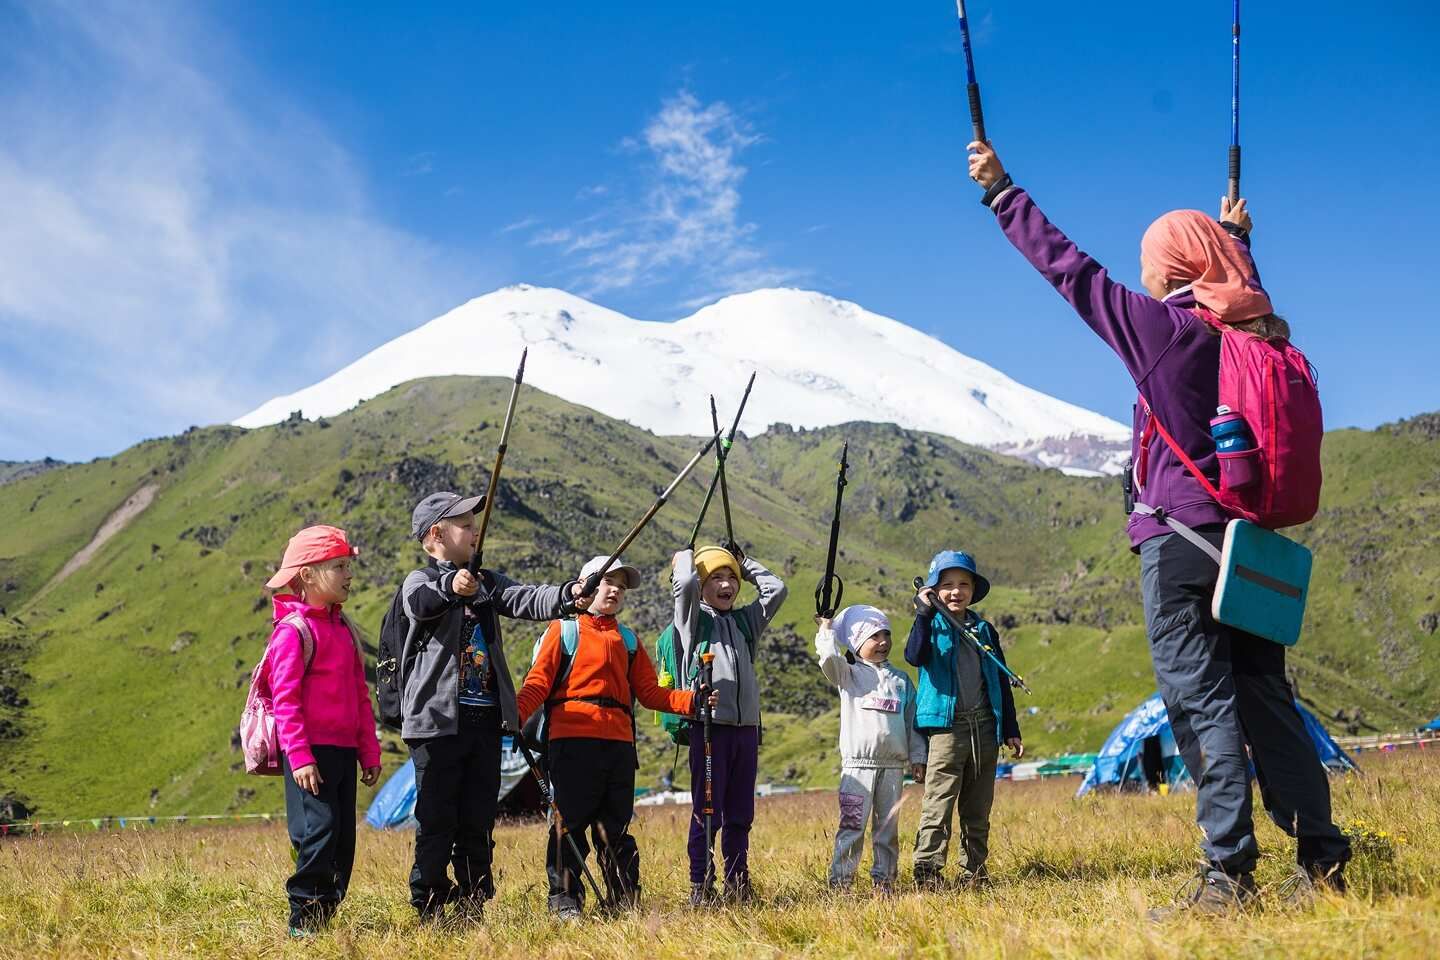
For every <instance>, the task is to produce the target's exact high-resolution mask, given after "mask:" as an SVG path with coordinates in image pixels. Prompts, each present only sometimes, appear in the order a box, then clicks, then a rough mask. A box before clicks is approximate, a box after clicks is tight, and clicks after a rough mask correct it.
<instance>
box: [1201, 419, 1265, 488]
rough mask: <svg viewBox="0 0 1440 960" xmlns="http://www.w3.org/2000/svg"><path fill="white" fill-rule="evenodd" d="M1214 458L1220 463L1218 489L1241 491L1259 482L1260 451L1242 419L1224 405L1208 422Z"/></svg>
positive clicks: (1247, 425) (1248, 426)
mask: <svg viewBox="0 0 1440 960" xmlns="http://www.w3.org/2000/svg"><path fill="white" fill-rule="evenodd" d="M1210 436H1212V437H1213V438H1214V439H1215V455H1216V458H1217V459H1218V460H1219V461H1220V489H1221V490H1222V491H1224V490H1244V489H1245V488H1247V487H1253V486H1254V485H1255V481H1257V480H1258V479H1260V451H1259V450H1258V449H1257V448H1256V446H1255V440H1254V437H1253V436H1252V434H1251V433H1250V425H1249V424H1247V423H1246V422H1245V418H1244V417H1243V416H1242V415H1240V414H1238V413H1235V412H1234V411H1233V410H1231V409H1230V408H1229V407H1227V406H1226V405H1225V404H1223V403H1222V404H1220V406H1218V407H1216V408H1215V417H1214V418H1213V419H1212V420H1211V421H1210Z"/></svg>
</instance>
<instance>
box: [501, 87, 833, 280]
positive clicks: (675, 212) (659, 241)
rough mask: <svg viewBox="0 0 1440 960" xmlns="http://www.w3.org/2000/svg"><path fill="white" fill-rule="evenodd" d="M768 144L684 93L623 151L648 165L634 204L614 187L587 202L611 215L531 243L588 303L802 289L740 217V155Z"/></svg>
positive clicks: (714, 106) (717, 108)
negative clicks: (649, 293) (659, 288)
mask: <svg viewBox="0 0 1440 960" xmlns="http://www.w3.org/2000/svg"><path fill="white" fill-rule="evenodd" d="M760 142H762V137H761V136H760V135H759V134H758V133H756V132H755V130H754V129H753V128H752V127H751V125H750V124H749V123H748V122H747V121H746V119H745V118H744V117H742V116H740V115H739V114H737V113H736V112H735V111H734V110H732V109H731V108H730V107H729V105H727V104H726V103H724V102H723V101H716V102H714V103H710V104H704V103H701V102H700V100H699V99H698V98H696V97H695V95H694V94H692V93H690V92H689V91H685V90H682V91H681V92H679V93H677V94H676V95H675V96H673V97H670V98H669V99H667V100H665V101H664V102H663V103H662V104H661V106H660V111H659V112H658V113H657V114H656V115H655V116H654V117H652V118H651V119H650V121H649V122H648V123H647V124H646V126H645V129H644V131H643V132H642V133H641V134H640V135H639V136H638V137H627V138H625V139H624V140H622V141H621V144H620V147H621V150H622V151H623V152H625V153H628V154H633V155H635V156H637V157H639V158H640V159H641V163H642V172H641V181H642V186H641V187H640V189H639V190H638V191H636V193H637V194H638V195H629V194H627V193H622V192H618V191H615V192H612V191H610V190H609V187H608V186H606V185H598V186H593V187H589V188H586V190H584V191H582V192H581V193H582V196H583V197H585V198H587V199H588V198H593V197H597V196H603V195H606V194H607V193H608V194H611V195H612V196H615V199H614V200H613V202H612V204H611V206H610V207H609V208H608V209H606V210H605V211H603V212H602V213H600V214H594V215H592V216H590V217H588V218H586V221H584V223H588V224H592V226H590V227H589V228H588V229H581V228H580V226H579V225H572V226H571V227H559V228H548V229H546V230H543V231H538V232H536V233H535V234H533V235H532V236H531V237H530V241H529V242H530V244H531V245H533V246H553V247H555V248H557V250H558V251H559V252H560V253H561V254H562V255H563V256H564V258H565V260H566V263H567V264H568V266H569V269H570V270H571V271H573V282H574V283H575V284H576V285H577V286H578V287H579V290H578V292H580V293H582V294H584V295H586V296H594V295H597V294H604V293H607V292H610V291H616V290H629V289H634V288H643V287H649V286H654V285H657V284H662V283H668V284H676V285H678V286H679V287H680V288H681V289H684V290H687V291H689V292H688V293H686V294H685V295H684V297H685V299H684V300H682V302H681V304H680V305H681V306H687V305H690V304H692V303H704V302H708V301H710V300H713V299H715V298H716V297H718V296H723V295H725V294H727V293H733V292H736V291H739V290H747V289H752V288H753V287H755V286H761V285H769V286H775V285H779V284H784V283H793V282H795V281H796V280H798V279H800V278H801V277H803V276H805V275H806V274H805V271H802V270H797V269H794V268H790V267H785V266H780V265H777V264H774V263H772V262H770V261H771V258H770V255H769V253H768V252H767V251H766V250H765V249H764V248H763V247H762V246H761V245H760V244H759V243H758V241H757V238H756V234H757V232H758V228H757V227H756V225H755V224H754V223H751V222H747V221H745V220H744V219H743V218H742V216H741V213H740V205H741V194H740V187H741V184H742V182H743V181H744V179H745V174H746V168H745V167H744V166H743V165H741V163H740V155H741V154H742V153H743V152H744V151H745V150H747V149H748V148H750V147H752V146H754V145H755V144H757V143H760Z"/></svg>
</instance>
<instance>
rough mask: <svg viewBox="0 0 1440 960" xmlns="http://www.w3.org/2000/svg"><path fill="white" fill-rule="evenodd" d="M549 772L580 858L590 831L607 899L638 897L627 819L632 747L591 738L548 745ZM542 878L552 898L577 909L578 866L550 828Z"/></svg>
mask: <svg viewBox="0 0 1440 960" xmlns="http://www.w3.org/2000/svg"><path fill="white" fill-rule="evenodd" d="M549 767H550V782H551V784H552V785H553V786H554V788H555V804H556V806H558V807H559V808H560V815H561V816H562V817H564V818H565V827H566V829H567V830H569V831H570V835H571V836H573V837H574V838H575V843H576V844H577V845H578V846H579V848H580V855H581V856H582V857H583V856H584V855H586V854H587V853H589V851H590V845H589V844H587V843H586V842H585V831H586V829H587V828H588V829H589V831H590V837H591V839H592V840H593V842H594V845H595V861H596V863H597V864H599V866H600V870H601V873H602V874H603V875H604V877H605V885H606V887H608V888H609V890H610V895H611V897H612V898H616V897H623V896H627V895H631V894H633V893H635V892H638V891H639V889H640V851H639V850H638V849H637V848H636V846H635V838H634V837H632V836H631V835H630V819H631V817H633V816H634V814H635V745H634V744H633V743H630V742H628V741H624V740H599V739H593V738H590V737H563V738H560V739H556V740H551V741H550V752H549ZM557 854H558V856H559V860H558V861H557V859H556V857H557ZM545 872H546V873H547V874H548V875H549V878H550V895H551V896H552V897H554V896H562V895H563V896H568V897H573V898H574V899H575V902H576V903H583V902H584V899H585V888H584V880H583V879H582V877H583V875H582V874H581V872H580V863H579V861H577V860H576V859H575V854H574V852H573V851H572V850H571V849H570V844H569V842H568V841H562V840H561V839H560V838H559V836H558V835H557V833H556V831H555V827H554V824H551V828H550V841H549V843H548V844H547V845H546V848H545Z"/></svg>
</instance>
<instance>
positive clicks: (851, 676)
mask: <svg viewBox="0 0 1440 960" xmlns="http://www.w3.org/2000/svg"><path fill="white" fill-rule="evenodd" d="M889 629H890V621H889V619H888V618H886V616H885V614H884V613H882V612H881V611H880V610H878V609H876V608H875V607H871V606H865V605H856V606H853V607H846V608H845V609H844V610H841V611H840V612H839V613H838V614H836V616H835V619H834V621H833V629H826V628H824V627H822V628H821V629H820V631H819V632H818V633H816V635H815V652H816V654H818V655H819V657H820V672H821V673H823V674H825V678H826V679H827V680H829V681H830V682H831V683H833V684H835V686H836V687H837V688H838V689H839V691H840V759H841V763H842V764H843V765H844V766H847V767H860V768H881V769H897V768H898V769H905V767H906V766H908V765H909V764H915V763H924V762H925V757H926V752H927V745H926V742H925V738H924V737H923V736H921V734H920V733H919V731H917V730H916V729H915V684H914V682H913V681H912V680H911V679H910V678H909V677H907V676H906V675H905V674H904V673H901V672H900V671H899V670H897V669H896V668H895V667H892V666H891V665H890V664H889V663H888V662H884V663H871V662H869V661H867V660H861V659H859V658H858V657H856V658H855V662H854V663H848V662H847V661H846V659H845V653H844V651H845V649H847V648H848V649H850V650H851V651H852V652H854V651H856V650H858V649H859V648H860V646H861V645H862V644H864V642H865V641H866V640H868V639H869V638H870V636H871V635H872V634H874V633H876V632H877V631H880V630H889ZM842 644H843V646H842Z"/></svg>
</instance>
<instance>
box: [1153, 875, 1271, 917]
mask: <svg viewBox="0 0 1440 960" xmlns="http://www.w3.org/2000/svg"><path fill="white" fill-rule="evenodd" d="M1180 890H1181V891H1182V892H1181V893H1179V894H1178V895H1177V896H1176V899H1175V902H1174V903H1172V904H1170V905H1169V906H1166V907H1156V908H1154V909H1153V910H1151V911H1150V912H1149V913H1148V914H1147V916H1149V918H1150V919H1151V920H1152V921H1154V922H1155V923H1163V922H1164V921H1166V920H1173V919H1175V918H1177V917H1181V916H1185V915H1187V914H1188V915H1190V916H1213V917H1218V916H1224V915H1226V914H1232V913H1238V912H1240V911H1241V910H1244V909H1246V908H1247V907H1249V906H1251V905H1252V904H1254V902H1255V898H1256V896H1257V895H1258V891H1257V890H1256V889H1255V880H1254V879H1253V878H1252V877H1251V876H1250V874H1248V873H1242V874H1238V875H1232V874H1228V873H1224V872H1222V871H1220V870H1216V869H1214V868H1212V867H1210V866H1208V865H1207V866H1205V867H1203V868H1202V869H1201V870H1200V872H1199V873H1197V874H1196V875H1195V876H1194V877H1193V878H1192V879H1190V880H1189V881H1187V882H1186V883H1185V886H1183V887H1181V888H1180Z"/></svg>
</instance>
